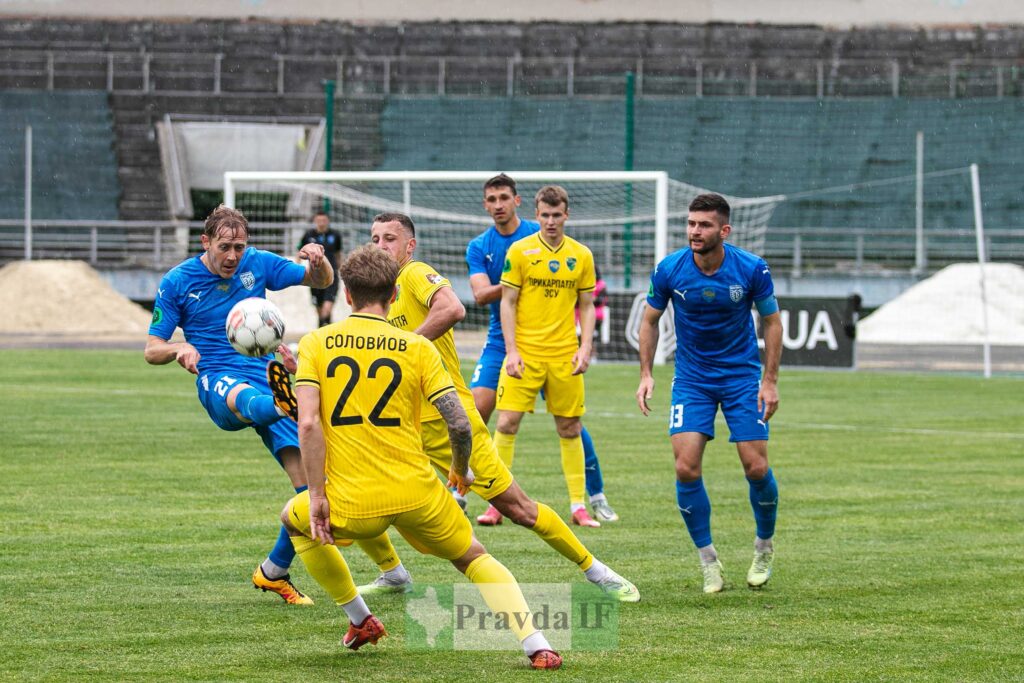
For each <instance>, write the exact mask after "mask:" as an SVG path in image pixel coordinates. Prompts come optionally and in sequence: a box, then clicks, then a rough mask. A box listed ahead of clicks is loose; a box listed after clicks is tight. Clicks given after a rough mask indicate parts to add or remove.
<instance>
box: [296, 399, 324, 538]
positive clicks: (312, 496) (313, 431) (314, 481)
mask: <svg viewBox="0 0 1024 683" xmlns="http://www.w3.org/2000/svg"><path fill="white" fill-rule="evenodd" d="M295 398H296V400H297V401H298V403H299V449H300V451H301V452H302V469H303V471H304V472H305V473H306V482H307V484H308V485H309V522H310V535H311V536H312V538H313V540H315V541H320V543H321V544H323V545H333V544H334V534H332V533H331V508H330V504H329V503H328V502H327V493H326V490H325V484H326V481H327V476H326V474H325V469H324V468H325V466H326V462H327V442H326V440H325V439H324V430H323V426H322V425H321V424H320V389H319V387H316V386H312V385H308V384H300V385H299V386H297V387H295Z"/></svg>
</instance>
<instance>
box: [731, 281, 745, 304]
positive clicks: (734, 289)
mask: <svg viewBox="0 0 1024 683" xmlns="http://www.w3.org/2000/svg"><path fill="white" fill-rule="evenodd" d="M743 294H744V292H743V286H742V285H729V298H730V299H732V300H733V303H737V304H738V303H739V302H740V301H742V300H743Z"/></svg>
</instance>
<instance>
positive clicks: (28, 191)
mask: <svg viewBox="0 0 1024 683" xmlns="http://www.w3.org/2000/svg"><path fill="white" fill-rule="evenodd" d="M25 260H26V261H31V260H32V126H26V127H25Z"/></svg>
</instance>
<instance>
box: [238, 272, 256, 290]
mask: <svg viewBox="0 0 1024 683" xmlns="http://www.w3.org/2000/svg"><path fill="white" fill-rule="evenodd" d="M238 279H239V280H241V281H242V286H243V287H245V288H246V289H252V288H253V287H255V286H256V276H255V275H253V274H252V271H251V270H247V271H245V272H244V273H242V274H241V275H239V276H238Z"/></svg>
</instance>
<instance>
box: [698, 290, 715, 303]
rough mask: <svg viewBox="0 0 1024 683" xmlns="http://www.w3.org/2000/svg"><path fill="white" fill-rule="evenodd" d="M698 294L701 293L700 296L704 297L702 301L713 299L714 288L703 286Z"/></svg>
mask: <svg viewBox="0 0 1024 683" xmlns="http://www.w3.org/2000/svg"><path fill="white" fill-rule="evenodd" d="M700 295H701V297H703V298H704V301H714V300H715V290H713V289H711V288H710V287H705V288H704V291H703V292H701V293H700Z"/></svg>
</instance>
